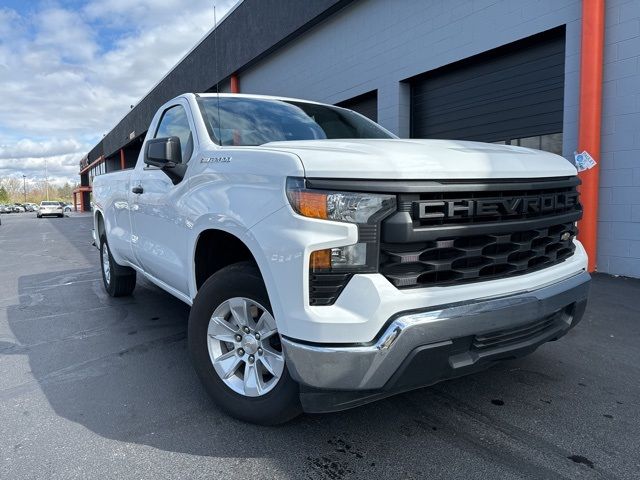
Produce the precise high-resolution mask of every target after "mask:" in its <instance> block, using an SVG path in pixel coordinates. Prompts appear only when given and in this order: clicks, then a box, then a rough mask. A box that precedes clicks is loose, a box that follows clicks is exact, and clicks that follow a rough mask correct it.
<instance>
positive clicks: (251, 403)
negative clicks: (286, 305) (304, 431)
mask: <svg viewBox="0 0 640 480" xmlns="http://www.w3.org/2000/svg"><path fill="white" fill-rule="evenodd" d="M233 297H245V298H248V299H250V300H253V301H255V302H257V303H259V304H260V305H262V306H264V307H265V308H266V309H267V310H268V311H269V313H271V314H272V315H273V312H272V309H271V303H270V302H269V297H268V295H267V291H266V288H265V286H264V282H263V280H262V278H261V276H260V273H259V271H258V269H257V267H255V266H252V265H251V264H247V263H243V264H238V265H237V266H236V265H234V266H231V267H227V268H224V269H223V270H221V271H219V272H217V273H216V274H214V275H213V276H212V277H210V278H209V279H208V280H207V281H206V282H205V283H204V284H203V286H202V287H201V288H200V290H199V291H198V294H197V296H196V298H195V300H194V303H193V307H192V309H191V313H190V315H189V329H188V330H189V332H188V344H189V352H190V355H191V360H192V362H193V365H194V368H195V370H196V373H197V374H198V377H199V378H200V380H201V381H202V383H203V385H204V387H205V389H206V390H207V392H208V393H209V394H210V395H211V396H212V397H213V399H214V400H215V402H216V403H217V404H218V405H219V406H220V407H221V408H222V409H223V410H225V411H226V412H227V413H229V414H231V415H232V416H234V417H236V418H239V419H241V420H244V421H249V422H252V423H260V424H265V425H272V424H277V423H282V422H285V421H287V420H289V419H291V418H293V417H295V416H296V415H298V414H299V413H300V407H299V388H298V384H297V383H296V382H295V381H294V380H293V379H292V378H291V376H290V375H289V371H288V370H287V365H286V363H285V367H284V371H283V373H282V376H281V377H280V380H279V381H278V383H277V384H276V385H275V386H274V387H273V388H272V389H271V390H270V391H269V392H268V393H266V394H264V395H261V396H259V397H247V396H244V395H241V394H239V393H236V392H235V391H233V390H232V389H231V388H229V387H228V386H227V385H226V384H225V383H224V381H223V380H222V379H221V378H220V377H219V376H218V374H217V373H216V371H215V369H214V367H213V363H212V361H211V357H210V355H209V348H208V342H207V330H208V326H209V320H210V319H211V316H212V315H213V312H214V311H215V309H216V308H217V307H218V306H219V305H221V304H222V303H223V302H224V301H226V300H228V299H230V298H233Z"/></svg>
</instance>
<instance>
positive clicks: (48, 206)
mask: <svg viewBox="0 0 640 480" xmlns="http://www.w3.org/2000/svg"><path fill="white" fill-rule="evenodd" d="M51 216H56V217H64V211H63V210H62V204H61V203H60V202H53V201H46V200H45V201H44V202H40V209H39V210H38V214H37V217H38V218H42V217H51Z"/></svg>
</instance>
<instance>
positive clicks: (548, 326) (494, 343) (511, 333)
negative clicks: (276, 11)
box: [471, 310, 563, 351]
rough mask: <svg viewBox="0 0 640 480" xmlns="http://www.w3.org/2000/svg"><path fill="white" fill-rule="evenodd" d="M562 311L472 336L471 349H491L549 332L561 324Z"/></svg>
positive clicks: (524, 340)
mask: <svg viewBox="0 0 640 480" xmlns="http://www.w3.org/2000/svg"><path fill="white" fill-rule="evenodd" d="M562 316H563V311H562V310H560V311H558V312H556V313H553V314H551V315H549V316H547V317H544V318H542V319H540V320H537V321H535V322H531V323H528V324H526V325H521V326H519V327H516V328H510V329H506V330H500V331H497V332H491V333H487V334H484V335H476V336H474V337H473V342H472V344H471V348H472V349H473V350H480V351H481V350H492V349H497V348H502V347H508V346H511V345H514V344H518V343H522V342H526V341H527V340H530V339H532V338H535V337H537V336H540V335H543V334H545V333H548V332H551V331H552V330H554V329H555V328H556V327H558V326H559V325H561V322H563V320H562Z"/></svg>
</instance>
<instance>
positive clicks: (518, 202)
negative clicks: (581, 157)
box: [413, 192, 578, 220]
mask: <svg viewBox="0 0 640 480" xmlns="http://www.w3.org/2000/svg"><path fill="white" fill-rule="evenodd" d="M576 205H578V193H577V192H562V193H550V194H543V195H531V196H521V197H520V196H518V197H500V198H479V199H474V200H465V199H461V200H425V201H418V202H413V216H414V218H416V219H420V220H426V219H434V220H435V219H441V218H468V217H486V216H500V215H526V214H534V215H535V214H541V213H546V214H549V213H551V214H552V213H553V212H564V211H566V210H568V209H572V208H575V207H576Z"/></svg>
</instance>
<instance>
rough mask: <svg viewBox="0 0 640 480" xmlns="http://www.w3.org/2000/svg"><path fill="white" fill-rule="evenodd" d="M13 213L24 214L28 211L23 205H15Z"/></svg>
mask: <svg viewBox="0 0 640 480" xmlns="http://www.w3.org/2000/svg"><path fill="white" fill-rule="evenodd" d="M13 211H14V212H16V213H24V212H26V211H27V210H26V209H25V208H24V207H23V206H22V205H20V204H19V203H15V204H14V205H13Z"/></svg>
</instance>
